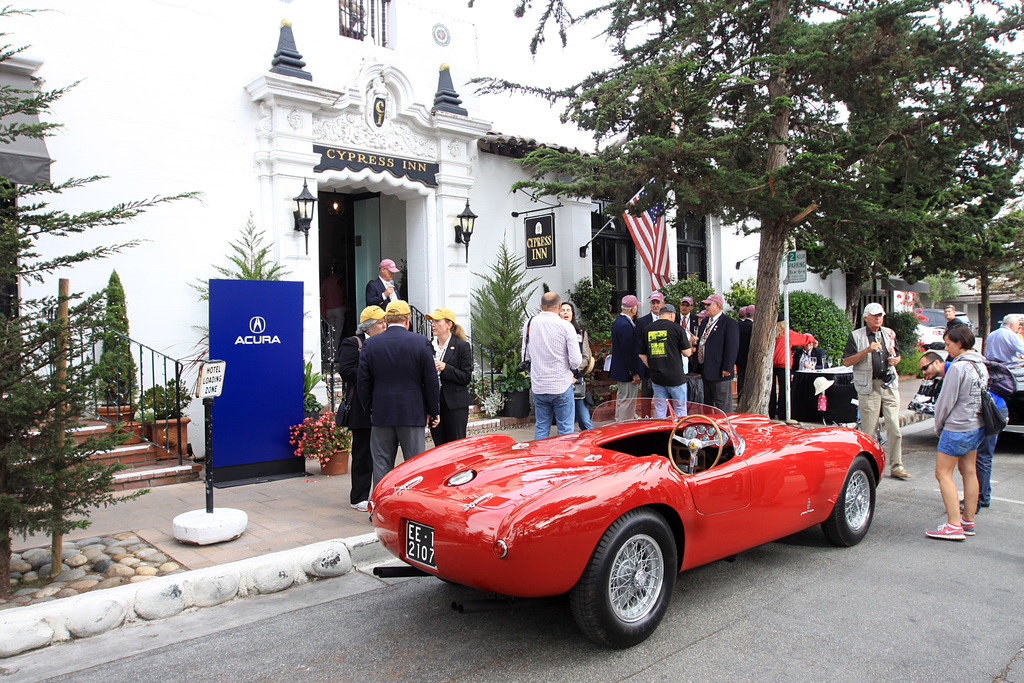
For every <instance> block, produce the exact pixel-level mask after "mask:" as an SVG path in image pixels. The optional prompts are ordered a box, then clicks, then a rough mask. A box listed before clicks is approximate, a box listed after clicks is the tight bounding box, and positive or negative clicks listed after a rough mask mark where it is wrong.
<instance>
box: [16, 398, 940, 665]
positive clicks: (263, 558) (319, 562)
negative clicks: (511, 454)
mask: <svg viewBox="0 0 1024 683" xmlns="http://www.w3.org/2000/svg"><path fill="white" fill-rule="evenodd" d="M919 384H920V380H916V379H910V380H907V381H906V382H904V383H901V385H900V403H901V406H906V405H907V404H908V403H909V402H910V399H911V398H912V397H913V396H914V394H915V393H916V392H917V387H918V385H919ZM922 419H927V418H926V416H922V415H918V414H916V413H912V412H910V411H909V410H906V409H903V410H902V411H901V415H900V426H901V427H902V426H905V425H907V424H910V423H912V422H918V421H921V420H922ZM801 424H802V426H804V427H806V428H810V429H813V428H815V427H820V426H821V425H818V424H812V423H801ZM504 433H506V434H508V435H509V436H511V437H512V438H513V439H515V440H516V441H519V442H523V441H529V440H531V439H533V435H534V427H533V425H532V424H529V425H527V426H523V427H518V428H515V429H509V430H506V431H505V432H504ZM319 469H320V468H319V465H318V464H317V463H316V462H308V461H307V465H306V471H307V474H306V476H304V477H294V478H290V479H281V480H276V481H267V482H264V483H259V484H248V485H243V486H234V487H230V488H224V489H215V490H214V506H215V507H217V508H235V509H239V510H242V511H243V512H245V513H246V514H247V515H248V526H247V528H246V530H245V533H243V534H242V536H241V537H240V538H237V539H235V540H233V541H227V542H224V543H218V544H213V545H208V546H193V545H185V544H182V543H179V542H178V541H177V540H175V539H174V537H173V536H172V530H171V527H172V520H173V519H174V518H175V517H176V516H178V515H179V514H182V513H184V512H189V511H191V510H202V509H205V505H206V495H205V483H204V482H203V481H195V482H188V483H184V484H175V485H171V486H163V487H158V488H155V489H153V490H152V491H150V493H148V494H146V495H144V496H141V497H139V498H137V499H135V500H130V501H125V502H124V503H121V504H118V505H114V506H111V507H107V508H98V509H95V510H93V511H92V512H91V514H90V515H89V519H90V520H91V522H92V524H91V525H90V526H89V527H88V528H87V529H82V530H78V531H75V532H72V533H69V534H67V536H66V538H67V539H68V540H78V539H82V538H89V537H91V536H109V535H113V534H117V533H121V532H128V531H131V532H134V533H135V534H136V535H137V536H139V537H140V538H141V539H143V540H144V541H146V542H148V543H149V544H150V545H152V546H154V547H156V548H157V549H159V550H160V552H162V553H163V554H165V555H167V557H169V558H171V559H172V560H173V561H175V562H177V563H178V564H180V565H182V566H183V567H185V568H187V569H188V570H194V571H186V572H185V573H183V574H178V575H173V574H172V575H168V576H165V577H159V578H157V579H154V580H153V581H149V582H144V583H137V584H131V585H124V586H118V587H116V588H109V589H105V590H101V591H94V592H89V593H83V594H81V595H78V596H74V597H71V598H63V599H61V600H57V601H53V602H46V603H43V604H34V605H28V606H25V607H17V608H12V609H7V610H3V611H2V612H0V641H4V644H2V645H0V657H3V656H10V655H13V654H17V653H19V652H24V651H26V650H30V649H35V648H38V647H44V646H46V645H49V644H51V643H54V642H59V641H61V640H67V639H68V638H70V637H86V636H89V635H96V634H99V633H101V632H103V631H106V630H109V629H111V628H118V627H120V626H123V625H125V624H128V623H131V622H133V621H137V620H138V619H139V618H141V619H153V618H166V617H168V616H173V615H174V614H178V613H181V612H182V611H184V610H187V609H190V608H193V607H203V606H211V605H214V604H219V603H220V602H224V601H225V600H229V599H233V598H234V597H236V596H237V597H245V596H248V595H253V594H259V593H270V592H276V591H279V590H283V589H285V588H287V587H289V586H291V585H298V584H300V583H304V582H306V581H309V580H311V579H313V578H324V577H331V576H338V575H341V574H344V573H347V572H349V571H351V570H352V568H353V567H355V568H357V569H364V570H365V569H367V568H368V567H369V566H372V565H373V564H380V563H384V562H387V561H388V559H389V558H390V556H389V555H388V554H387V553H386V552H383V550H382V549H381V548H380V547H379V544H378V543H377V542H376V539H375V537H374V535H373V525H372V524H371V523H370V520H369V517H368V515H367V514H366V513H365V512H359V511H358V510H354V509H352V508H351V507H350V506H349V490H350V480H349V476H348V475H347V474H346V475H340V476H323V475H321V474H320V473H319ZM48 544H49V537H47V536H44V535H37V536H30V537H28V538H27V539H21V538H15V539H14V544H13V549H14V551H15V552H20V551H22V550H26V549H29V548H38V547H47V546H48ZM390 559H394V558H390Z"/></svg>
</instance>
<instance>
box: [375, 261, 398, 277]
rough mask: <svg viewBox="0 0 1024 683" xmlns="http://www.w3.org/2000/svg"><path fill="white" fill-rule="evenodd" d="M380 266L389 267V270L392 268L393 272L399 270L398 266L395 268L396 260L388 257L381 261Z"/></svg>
mask: <svg viewBox="0 0 1024 683" xmlns="http://www.w3.org/2000/svg"><path fill="white" fill-rule="evenodd" d="M378 268H381V269H383V268H387V269H388V270H390V271H391V272H392V273H397V272H398V268H395V262H394V261H392V260H391V259H389V258H386V259H384V260H383V261H381V262H380V266H378Z"/></svg>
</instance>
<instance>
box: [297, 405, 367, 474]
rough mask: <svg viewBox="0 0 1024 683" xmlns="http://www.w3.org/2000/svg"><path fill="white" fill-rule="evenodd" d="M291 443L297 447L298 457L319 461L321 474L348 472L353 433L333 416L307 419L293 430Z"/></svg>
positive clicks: (326, 415)
mask: <svg viewBox="0 0 1024 683" xmlns="http://www.w3.org/2000/svg"><path fill="white" fill-rule="evenodd" d="M288 442H289V443H290V444H291V445H293V446H295V455H296V456H297V457H300V458H306V460H318V461H319V462H320V473H321V474H326V475H335V474H345V473H346V472H348V456H349V452H350V451H351V449H352V432H350V431H349V430H348V429H346V428H345V427H340V426H338V425H337V424H336V423H335V421H334V416H333V415H331V414H330V413H327V414H325V415H317V416H315V417H307V418H306V419H304V420H303V421H302V424H299V425H295V426H294V427H292V428H291V438H290V439H289V440H288Z"/></svg>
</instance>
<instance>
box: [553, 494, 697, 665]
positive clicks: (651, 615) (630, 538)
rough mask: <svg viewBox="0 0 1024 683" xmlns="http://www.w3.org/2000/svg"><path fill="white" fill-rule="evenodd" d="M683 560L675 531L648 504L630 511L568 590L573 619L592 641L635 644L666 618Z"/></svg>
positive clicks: (609, 532) (610, 644)
mask: <svg viewBox="0 0 1024 683" xmlns="http://www.w3.org/2000/svg"><path fill="white" fill-rule="evenodd" d="M678 570H679V564H678V562H677V561H676V544H675V539H674V538H673V536H672V530H671V529H670V528H669V526H668V524H667V523H666V522H665V520H664V518H662V517H661V515H659V514H657V513H656V512H653V511H652V510H649V509H644V508H641V509H639V510H631V511H630V512H627V513H626V514H624V515H622V517H619V518H618V519H617V520H615V522H614V523H613V524H612V525H611V526H610V527H608V530H607V531H605V533H604V536H602V537H601V541H600V542H599V543H598V544H597V548H595V549H594V553H593V555H591V556H590V561H589V562H588V563H587V567H586V569H584V571H583V575H582V576H581V577H580V580H579V581H578V582H577V583H576V585H575V586H573V588H572V590H571V591H570V593H569V602H570V605H571V607H572V615H573V618H575V619H576V623H577V625H579V627H580V629H581V630H582V631H583V632H584V633H585V634H586V635H587V637H588V638H590V639H591V640H593V641H595V642H597V643H600V644H602V645H607V646H608V647H616V648H624V647H632V646H633V645H636V644H637V643H640V642H642V641H643V640H645V639H646V638H647V637H648V636H649V635H651V633H653V632H654V629H656V628H657V627H658V624H660V623H661V619H662V617H664V616H665V611H666V610H667V609H668V603H669V601H670V600H671V599H672V589H673V588H674V587H675V584H676V574H677V573H678Z"/></svg>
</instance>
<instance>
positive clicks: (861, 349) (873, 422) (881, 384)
mask: <svg viewBox="0 0 1024 683" xmlns="http://www.w3.org/2000/svg"><path fill="white" fill-rule="evenodd" d="M884 319H885V310H884V309H883V308H882V305H881V304H879V303H874V302H872V303H870V304H868V305H867V306H865V307H864V327H859V328H857V329H856V330H854V331H853V332H851V333H850V336H849V337H848V338H847V340H846V350H845V351H844V353H843V365H845V366H846V367H851V366H852V367H853V385H854V387H856V389H857V401H858V403H859V404H860V430H861V431H862V432H864V433H865V434H867V435H869V436H871V437H872V438H873V437H874V436H875V432H876V431H877V429H878V417H879V414H881V415H882V416H884V417H885V430H886V438H887V443H886V450H887V451H888V453H886V457H887V458H888V460H889V467H890V470H889V474H890V475H891V476H892V477H893V478H895V479H909V478H910V472H907V471H906V470H905V469H903V434H902V433H901V432H900V391H899V376H898V375H897V374H896V365H897V364H898V363H899V362H900V360H901V358H900V356H899V353H898V352H897V351H896V333H895V332H893V331H892V330H891V329H889V328H888V327H882V321H883V320H884Z"/></svg>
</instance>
